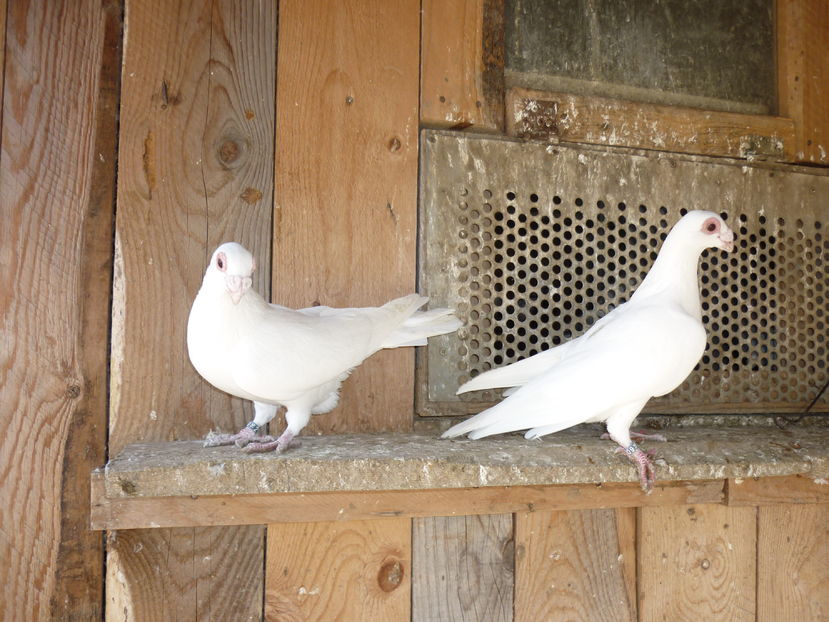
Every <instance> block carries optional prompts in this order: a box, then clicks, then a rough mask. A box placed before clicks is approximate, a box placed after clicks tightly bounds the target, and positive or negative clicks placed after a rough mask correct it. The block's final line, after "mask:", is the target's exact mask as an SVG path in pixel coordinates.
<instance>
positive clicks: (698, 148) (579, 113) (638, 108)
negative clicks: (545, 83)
mask: <svg viewBox="0 0 829 622" xmlns="http://www.w3.org/2000/svg"><path fill="white" fill-rule="evenodd" d="M506 124H507V133H508V134H510V135H511V136H517V137H519V138H529V139H539V140H562V141H567V142H575V143H589V144H594V145H610V146H620V147H634V148H641V149H658V150H660V151H673V152H679V153H694V154H701V155H714V156H729V157H735V158H746V157H754V158H762V159H770V160H776V161H791V160H792V159H793V157H794V148H795V135H794V122H793V121H792V120H791V119H787V118H781V117H773V116H765V115H748V114H738V113H733V112H717V111H709V110H698V109H696V108H682V107H679V106H660V105H656V104H646V103H640V102H630V101H624V100H618V99H608V98H604V97H584V96H580V95H569V94H564V93H548V92H543V91H533V90H528V89H523V88H517V87H516V88H512V89H510V90H509V91H508V93H507V105H506Z"/></svg>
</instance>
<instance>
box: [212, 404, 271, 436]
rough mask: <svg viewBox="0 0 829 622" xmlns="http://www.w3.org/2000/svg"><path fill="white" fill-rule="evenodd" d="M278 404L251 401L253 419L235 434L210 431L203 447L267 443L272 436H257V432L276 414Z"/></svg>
mask: <svg viewBox="0 0 829 622" xmlns="http://www.w3.org/2000/svg"><path fill="white" fill-rule="evenodd" d="M278 410H279V406H277V405H276V404H265V403H264V402H254V403H253V412H254V416H253V421H251V422H250V423H248V424H247V425H246V426H245V427H244V428H242V429H241V430H239V431H238V432H237V433H236V434H216V433H214V432H211V433H210V434H208V435H207V438H206V439H204V446H205V447H219V446H222V445H236V446H237V447H244V446H245V445H247V444H248V443H251V442H259V443H269V442H271V441H272V440H273V436H258V435H257V432H259V430H261V429H262V427H264V426H265V424H266V423H268V421H270V420H271V419H273V418H274V417H275V416H276V412H277V411H278Z"/></svg>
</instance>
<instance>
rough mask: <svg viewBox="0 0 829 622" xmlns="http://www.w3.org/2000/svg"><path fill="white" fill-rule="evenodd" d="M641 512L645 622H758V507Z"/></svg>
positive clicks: (640, 565)
mask: <svg viewBox="0 0 829 622" xmlns="http://www.w3.org/2000/svg"><path fill="white" fill-rule="evenodd" d="M639 512H640V513H639V537H638V546H639V554H638V568H639V573H638V575H639V616H640V619H642V620H711V622H717V621H718V620H723V621H725V620H728V621H729V622H754V618H755V605H756V590H755V581H756V576H757V575H756V570H757V563H756V551H757V542H756V536H757V521H756V508H753V507H741V508H736V507H726V506H721V505H689V506H678V507H677V506H671V507H652V508H641V509H640V510H639Z"/></svg>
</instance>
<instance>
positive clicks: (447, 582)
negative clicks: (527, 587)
mask: <svg viewBox="0 0 829 622" xmlns="http://www.w3.org/2000/svg"><path fill="white" fill-rule="evenodd" d="M514 564H515V546H514V540H513V531H512V515H511V514H495V515H491V516H452V517H438V518H417V519H414V520H413V521H412V621H413V622H443V621H444V620H456V621H458V622H464V621H465V622H478V621H479V620H486V621H487V622H511V621H512V611H513V599H512V594H513V582H514Z"/></svg>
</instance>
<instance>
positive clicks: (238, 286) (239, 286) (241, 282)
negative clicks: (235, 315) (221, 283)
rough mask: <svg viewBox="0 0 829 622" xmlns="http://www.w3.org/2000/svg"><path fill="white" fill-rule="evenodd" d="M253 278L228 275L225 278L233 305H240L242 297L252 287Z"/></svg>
mask: <svg viewBox="0 0 829 622" xmlns="http://www.w3.org/2000/svg"><path fill="white" fill-rule="evenodd" d="M251 282H252V281H251V278H250V277H249V276H238V275H235V274H228V275H227V276H225V287H226V288H227V291H228V293H229V294H230V299H231V300H232V301H233V304H235V305H238V304H239V301H240V300H241V299H242V296H244V295H245V292H246V291H248V289H249V288H250V285H251Z"/></svg>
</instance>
